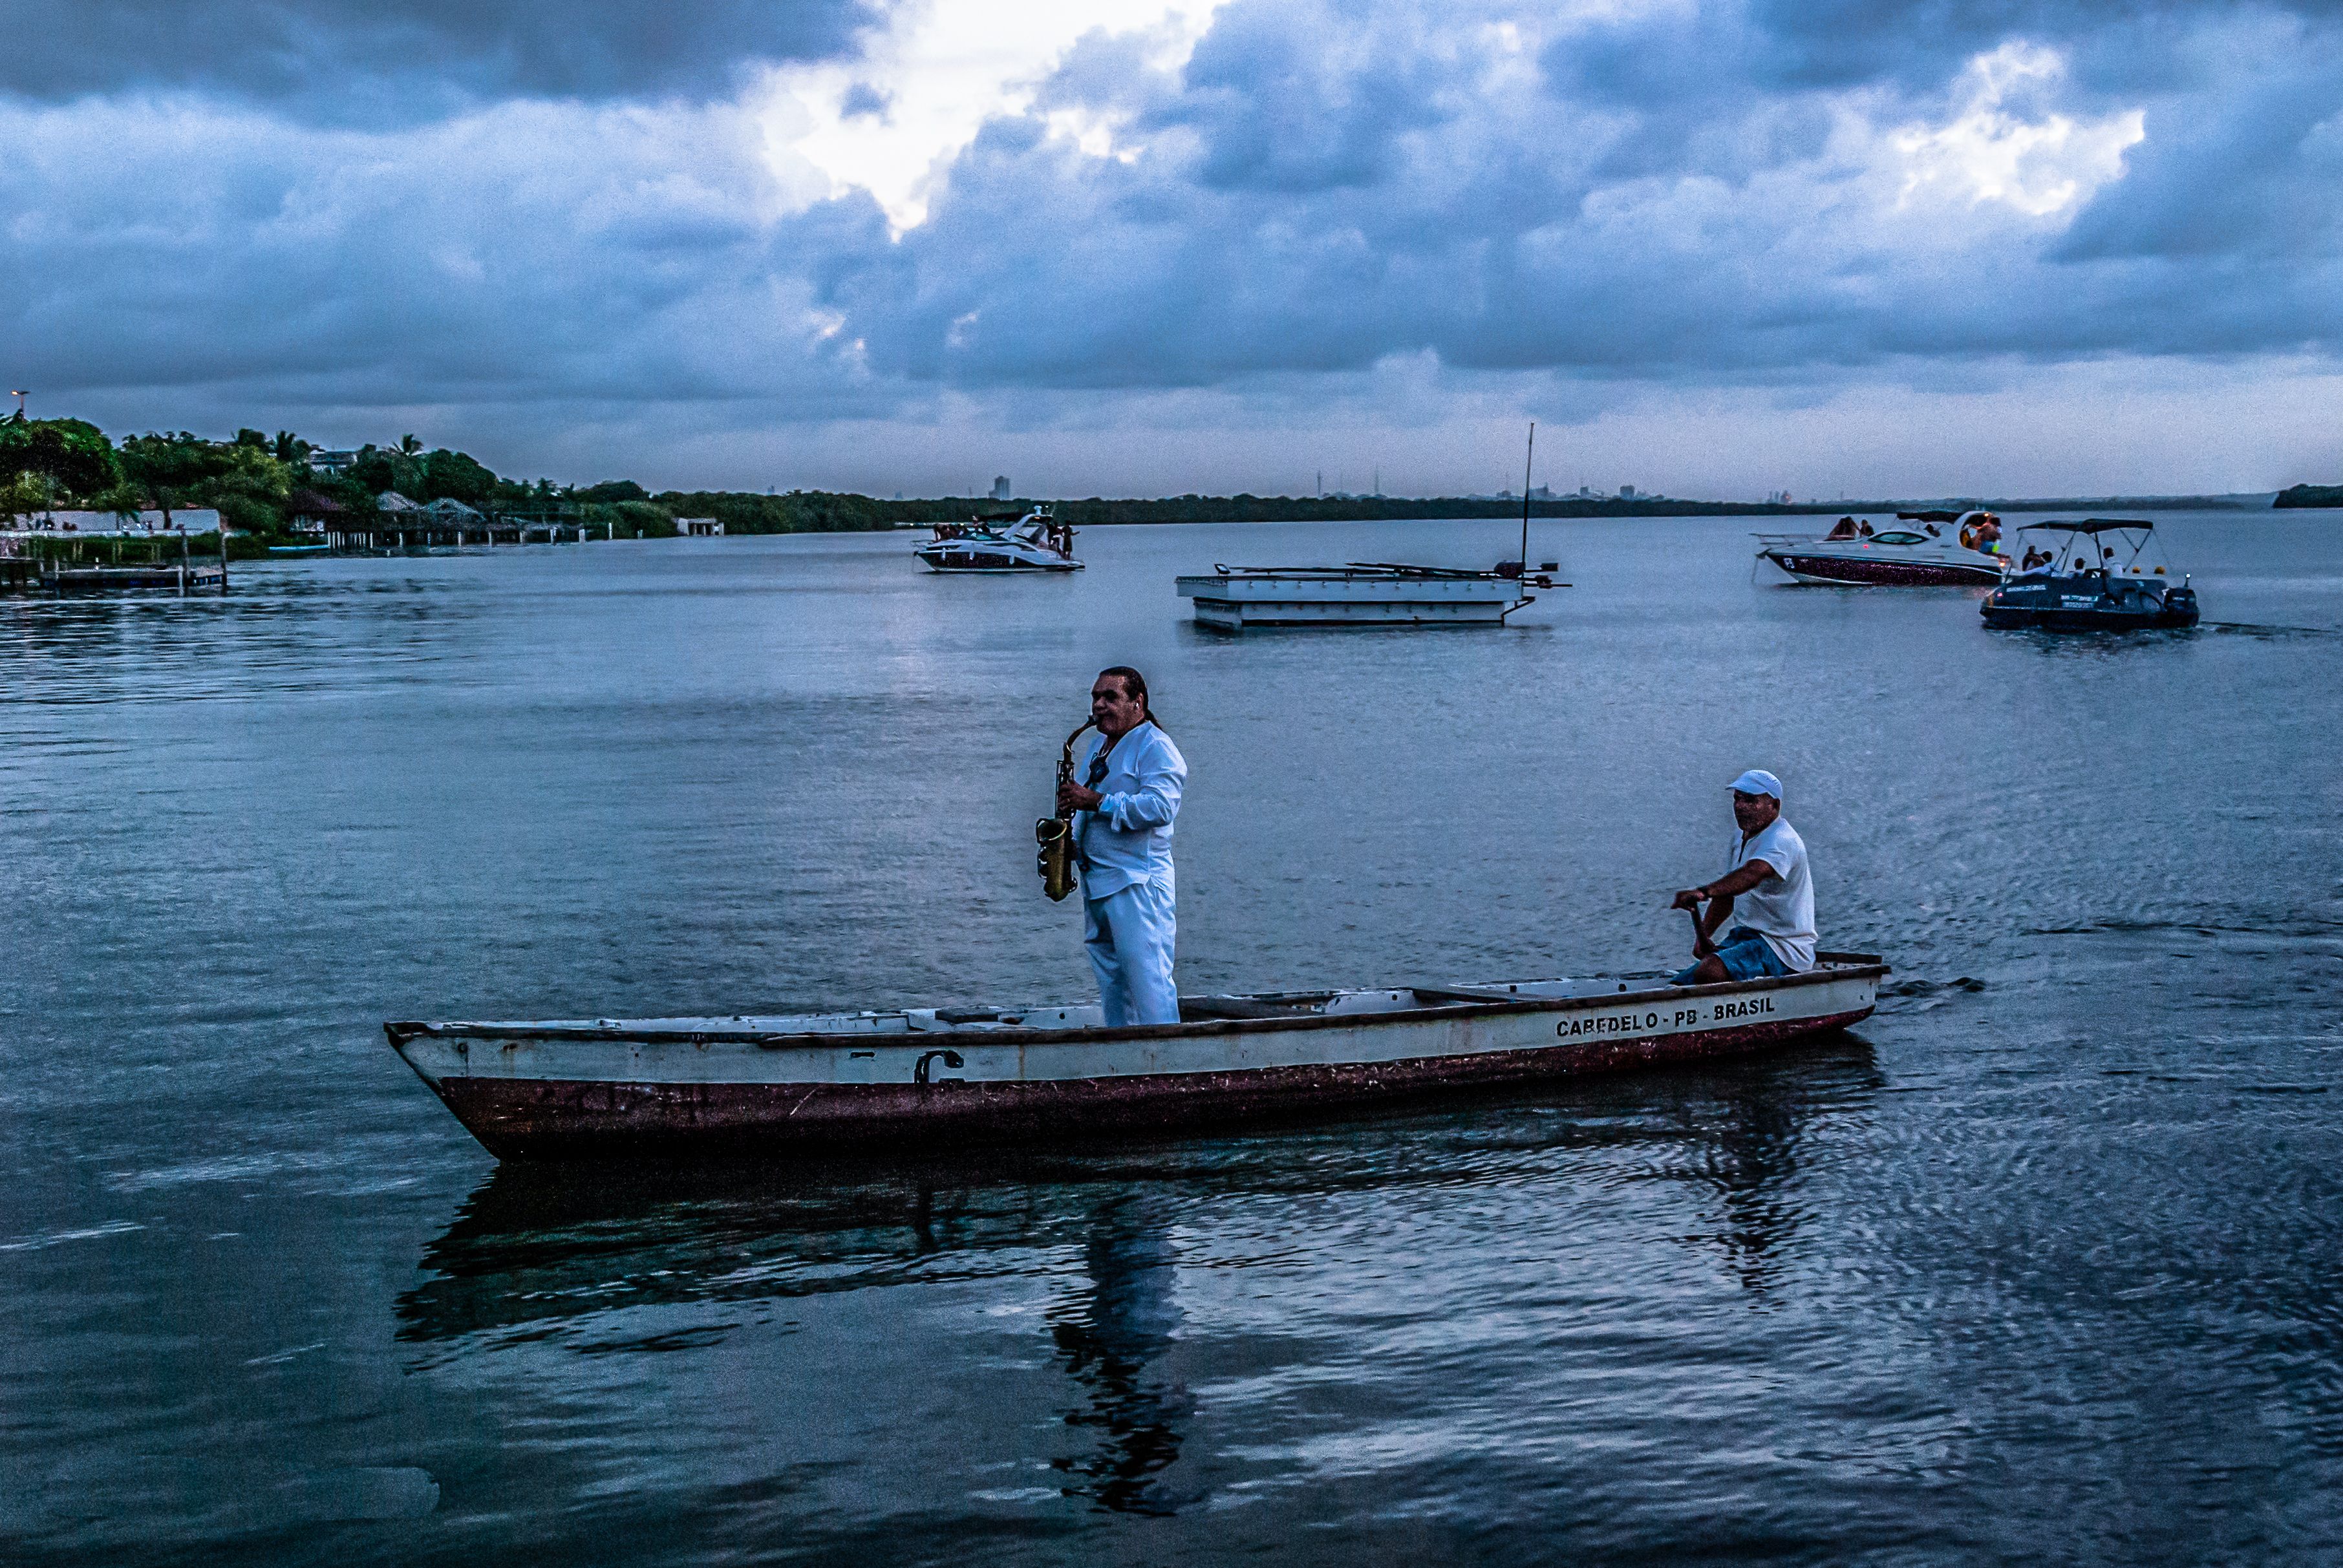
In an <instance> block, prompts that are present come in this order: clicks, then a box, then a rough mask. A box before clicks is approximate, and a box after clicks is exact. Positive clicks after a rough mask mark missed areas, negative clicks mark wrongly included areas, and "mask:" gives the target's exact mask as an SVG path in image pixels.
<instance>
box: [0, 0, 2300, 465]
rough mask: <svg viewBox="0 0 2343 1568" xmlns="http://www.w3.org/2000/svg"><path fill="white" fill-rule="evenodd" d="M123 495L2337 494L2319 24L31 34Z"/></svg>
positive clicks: (531, 13) (844, 20) (371, 2)
mask: <svg viewBox="0 0 2343 1568" xmlns="http://www.w3.org/2000/svg"><path fill="white" fill-rule="evenodd" d="M0 37H5V38H6V39H8V40H9V46H8V47H7V48H6V49H5V50H4V51H0V139H4V140H5V146H6V147H7V149H8V152H7V156H5V158H0V235H5V243H0V375H5V377H8V378H9V379H8V380H7V381H6V383H5V385H7V386H11V387H31V388H33V389H35V390H34V399H33V401H34V407H35V412H43V413H78V414H81V415H83V416H84V417H91V418H95V419H96V420H98V421H99V422H100V423H102V424H104V425H105V426H106V427H108V428H109V429H112V430H115V431H116V432H117V433H119V432H123V431H127V430H132V429H138V428H146V427H158V426H160V427H180V426H186V427H194V428H197V429H203V430H208V431H215V432H223V433H224V432H225V431H226V430H228V429H232V428H233V427H236V426H237V425H256V426H262V427H267V428H270V429H276V428H279V427H292V428H296V429H299V430H301V431H303V432H305V433H307V434H308V435H310V436H311V437H312V438H314V439H318V440H321V441H326V442H328V443H356V442H358V441H361V440H367V439H373V440H387V439H394V438H396V437H397V436H398V435H399V434H401V433H403V432H406V431H408V430H412V431H416V432H417V433H419V434H421V435H422V436H423V437H425V438H426V439H427V440H429V441H431V442H433V443H435V444H436V443H440V442H445V443H448V444H451V445H458V446H461V447H466V448H468V449H469V450H471V451H473V452H475V453H477V454H478V455H479V456H480V457H483V458H484V459H486V460H487V461H488V462H489V463H490V464H492V465H493V466H494V467H498V469H500V470H503V471H506V472H516V473H519V474H521V475H524V476H527V477H534V476H537V475H539V474H546V475H550V476H552V477H556V478H560V479H569V480H591V479H596V478H600V477H608V476H611V475H618V474H625V475H631V476H633V477H639V478H641V479H643V480H645V481H646V482H649V483H652V484H654V485H669V484H674V485H682V484H693V485H699V484H707V485H725V486H739V487H759V488H761V487H765V486H767V485H774V486H779V487H782V488H789V487H799V486H804V487H851V488H859V489H865V490H870V491H872V492H875V493H879V494H893V493H895V492H897V491H905V492H909V493H912V494H921V493H936V492H939V491H965V490H966V489H968V488H969V487H970V486H971V485H974V484H978V483H990V478H991V476H992V475H993V474H994V473H995V472H1001V471H1005V472H1007V473H1009V474H1010V475H1011V477H1013V478H1014V479H1015V480H1016V481H1017V484H1018V487H1019V488H1020V489H1021V491H1023V492H1026V493H1035V494H1071V495H1088V494H1101V493H1102V494H1108V495H1148V494H1161V493H1178V492H1181V491H1186V490H1202V491H1219V490H1236V489H1248V490H1252V491H1255V492H1258V493H1306V492H1307V491H1308V490H1309V489H1310V488H1311V487H1312V485H1313V484H1314V483H1315V482H1316V476H1317V475H1318V474H1319V473H1320V472H1321V471H1323V473H1324V475H1325V483H1326V485H1327V487H1329V488H1338V487H1348V488H1363V487H1366V486H1367V485H1368V484H1370V483H1371V482H1373V478H1374V477H1375V476H1376V474H1377V473H1378V472H1379V473H1380V477H1381V480H1382V483H1383V487H1384V488H1385V489H1386V490H1388V491H1392V492H1394V493H1417V494H1422V493H1447V492H1454V491H1460V490H1488V489H1494V488H1496V487H1499V486H1501V485H1506V484H1518V482H1519V469H1518V467H1517V466H1516V465H1517V464H1518V462H1519V452H1520V447H1521V437H1522V428H1523V422H1524V421H1526V420H1528V419H1530V418H1536V419H1538V420H1539V421H1540V422H1541V427H1540V428H1541V436H1540V443H1539V449H1540V453H1541V456H1542V457H1543V458H1544V461H1543V462H1542V464H1541V469H1540V477H1541V479H1544V480H1550V481H1553V482H1554V483H1556V484H1557V485H1568V486H1575V485H1576V484H1578V483H1579V482H1580V481H1581V480H1584V481H1586V482H1589V483H1592V484H1594V485H1595V486H1597V487H1605V488H1613V487H1617V486H1618V485H1620V484H1622V483H1629V484H1635V485H1638V486H1641V487H1646V488H1658V489H1662V490H1664V491H1666V492H1667V493H1670V494H1676V495H1686V496H1749V495H1754V494H1756V493H1758V492H1760V491H1764V490H1769V489H1777V488H1788V489H1791V490H1792V491H1794V492H1795V493H1797V494H1799V495H1801V496H1806V495H1814V496H1820V497H1823V498H1835V497H1836V496H1837V495H1839V494H1841V493H1849V494H1855V495H1883V494H1885V495H1918V494H1946V493H1962V492H1966V493H1978V492H1983V493H1988V494H2018V493H2028V494H2041V493H2065V492H2074V491H2085V490H2117V489H2119V490H2129V491H2134V492H2137V491H2147V490H2230V489H2239V490H2242V489H2254V488H2274V487H2278V486H2279V485H2282V484H2287V483H2290V482H2293V481H2296V480H2301V479H2325V480H2329V481H2333V480H2338V479H2343V375H2338V358H2343V259H2338V257H2343V11H2338V7H2336V6H2335V5H2330V4H2310V3H2308V0H2304V3H2299V4H2295V5H2282V4H2262V3H2258V0H2240V3H2237V4H2205V5H2171V4H2158V3H2157V0H2127V3H2123V4H2077V5H2047V4H2029V3H2027V0H1868V3H1865V4H1855V3H1854V0H1561V3H1555V4H1538V3H1529V4H1521V3H1509V0H1352V3H1348V4H1344V5H1328V4H1322V3H1319V0H1087V3H1085V0H1016V3H1014V4H1011V3H1008V0H1002V3H1000V4H986V5H976V4H968V3H956V0H942V3H933V0H928V3H922V0H905V3H900V4H897V3H890V0H790V3H786V4H783V3H775V0H605V3H603V4H589V3H584V0H70V4H59V3H58V0H0Z"/></svg>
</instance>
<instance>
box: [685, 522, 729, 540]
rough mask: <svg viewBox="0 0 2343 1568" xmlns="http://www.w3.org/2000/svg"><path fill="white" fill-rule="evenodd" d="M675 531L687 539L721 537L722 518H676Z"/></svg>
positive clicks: (722, 528)
mask: <svg viewBox="0 0 2343 1568" xmlns="http://www.w3.org/2000/svg"><path fill="white" fill-rule="evenodd" d="M675 531H676V532H677V533H679V534H681V535H682V536H683V537H684V538H688V539H713V538H722V537H723V534H724V520H723V519H722V518H676V520H675Z"/></svg>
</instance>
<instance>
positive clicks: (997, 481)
mask: <svg viewBox="0 0 2343 1568" xmlns="http://www.w3.org/2000/svg"><path fill="white" fill-rule="evenodd" d="M992 498H993V499H994V500H996V501H1005V500H1007V499H1009V476H1008V475H1006V474H995V475H994V476H993V477H992Z"/></svg>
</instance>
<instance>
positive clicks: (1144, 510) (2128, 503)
mask: <svg viewBox="0 0 2343 1568" xmlns="http://www.w3.org/2000/svg"><path fill="white" fill-rule="evenodd" d="M951 504H953V501H952V499H951V498H942V499H940V500H935V501H910V502H903V501H899V502H893V503H890V505H892V506H895V507H909V508H923V509H924V508H938V507H943V506H949V505H951ZM965 504H967V505H970V506H973V507H983V506H985V505H986V503H984V502H981V501H970V502H967V503H965ZM1034 504H1036V503H1034V502H1033V501H1031V500H1028V499H1023V498H1021V499H1019V500H1017V501H1014V502H992V503H990V505H991V506H993V507H1008V506H1015V507H1019V508H1023V507H1029V506H1031V505H1034ZM1049 504H1051V506H1053V508H1054V509H1055V511H1056V514H1057V516H1058V517H1059V518H1061V519H1062V520H1064V521H1066V522H1069V523H1071V524H1074V525H1075V526H1077V527H1080V528H1108V527H1115V526H1120V525H1130V524H1156V523H1252V522H1263V523H1266V522H1291V523H1309V522H1345V523H1354V522H1429V521H1441V520H1451V519H1460V518H1475V519H1478V518H1516V519H1518V518H1520V517H1521V515H1522V509H1523V508H1522V503H1521V501H1520V500H1519V499H1518V498H1514V499H1505V498H1496V499H1492V498H1484V497H1477V496H1444V497H1430V498H1405V497H1397V496H1383V497H1364V496H1346V497H1342V498H1334V497H1326V498H1317V497H1309V496H1303V497H1290V496H1244V495H1239V496H1174V497H1167V498H1163V499H1161V500H1104V499H1101V498H1098V497H1095V496H1093V497H1091V498H1088V499H1087V500H1079V501H1076V500H1061V501H1057V502H1054V503H1049ZM2270 504H2271V494H2270V493H2269V492H2261V493H2258V494H2252V495H2244V496H2237V495H2230V496H2100V497H2066V498H2019V499H1999V500H1996V499H1985V500H1980V499H1973V498H1938V499H1928V500H1900V501H1889V500H1868V501H1831V502H1823V501H1795V502H1790V503H1786V504H1785V503H1780V502H1750V501H1686V500H1676V499H1672V498H1665V497H1654V498H1644V497H1640V496H1639V497H1637V498H1634V499H1633V500H1623V499H1621V498H1617V497H1584V496H1557V497H1554V498H1550V499H1538V500H1533V501H1531V502H1530V503H1529V515H1530V516H1531V517H1533V518H1812V517H1843V516H1854V517H1863V516H1872V517H1877V516H1880V515H1882V514H1889V513H1895V512H1898V511H1905V512H1916V511H1962V510H1968V509H1971V508H1982V509H1983V510H1986V511H1992V512H2004V513H2031V512H2078V513H2089V514H2094V515H2098V516H2107V515H2117V514H2122V513H2126V512H2180V511H2189V512H2195V511H2233V512H2257V511H2268V509H2270ZM902 521H903V524H904V525H905V526H910V527H918V526H920V525H919V524H918V523H917V522H914V521H912V520H911V519H910V518H904V519H903V520H902Z"/></svg>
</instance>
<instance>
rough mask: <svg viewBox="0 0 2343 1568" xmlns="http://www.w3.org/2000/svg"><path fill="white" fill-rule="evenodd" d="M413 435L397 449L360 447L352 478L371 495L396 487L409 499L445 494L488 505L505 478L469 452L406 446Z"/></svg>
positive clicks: (429, 498) (470, 504) (432, 498)
mask: <svg viewBox="0 0 2343 1568" xmlns="http://www.w3.org/2000/svg"><path fill="white" fill-rule="evenodd" d="M414 439H415V437H412V436H409V437H404V438H403V439H402V441H401V443H400V446H399V447H397V448H394V449H386V448H384V447H374V446H367V447H360V448H359V449H358V460H357V462H355V463H353V464H351V465H350V472H349V477H350V478H351V479H352V480H354V481H355V482H357V484H358V485H360V486H362V487H365V489H366V492H367V494H368V495H369V496H377V495H380V494H381V493H382V492H383V491H385V490H397V492H398V493H399V494H400V495H402V496H405V497H406V498H407V499H408V500H410V501H436V500H437V499H439V498H441V497H443V496H445V497H448V498H452V499H455V500H458V501H461V502H463V503H464V504H465V505H466V506H468V507H478V506H485V505H487V504H488V503H489V502H490V501H492V500H494V499H496V498H497V490H498V486H499V485H500V484H501V483H502V481H500V480H498V477H497V476H496V475H495V473H493V472H492V471H491V470H490V469H489V468H488V465H486V464H484V463H482V462H481V461H480V460H479V459H478V458H477V457H473V456H472V455H471V454H470V453H469V452H451V451H449V450H447V448H446V447H440V448H438V449H437V450H436V451H432V452H424V451H420V450H417V451H412V452H410V451H407V450H406V449H405V447H406V443H407V442H409V441H414ZM420 445H421V443H419V442H417V446H418V447H419V446H420Z"/></svg>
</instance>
